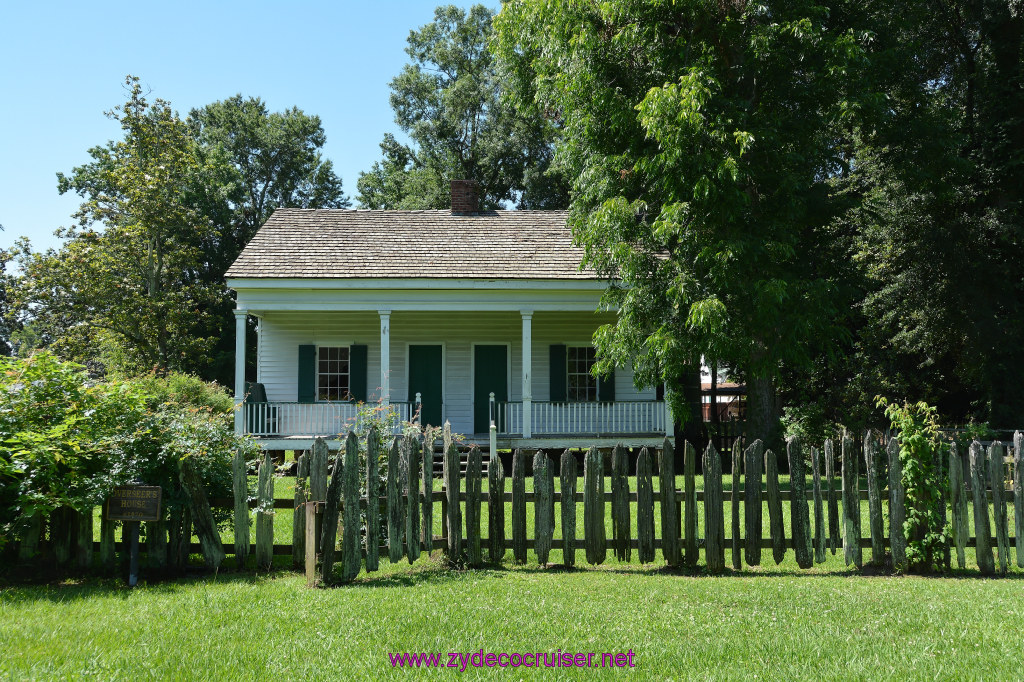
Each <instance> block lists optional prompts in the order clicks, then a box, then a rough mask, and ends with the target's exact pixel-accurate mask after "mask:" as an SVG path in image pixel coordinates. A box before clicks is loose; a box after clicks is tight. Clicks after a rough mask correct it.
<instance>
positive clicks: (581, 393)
mask: <svg viewBox="0 0 1024 682" xmlns="http://www.w3.org/2000/svg"><path fill="white" fill-rule="evenodd" d="M595 360H596V353H595V351H594V347H593V346H568V347H567V348H566V349H565V369H566V372H567V377H566V379H567V381H566V387H567V389H568V391H567V396H566V397H567V398H568V400H569V402H580V403H584V402H595V401H597V400H598V390H597V387H598V382H597V378H595V377H594V375H593V374H591V372H590V371H591V370H592V369H593V367H594V362H595Z"/></svg>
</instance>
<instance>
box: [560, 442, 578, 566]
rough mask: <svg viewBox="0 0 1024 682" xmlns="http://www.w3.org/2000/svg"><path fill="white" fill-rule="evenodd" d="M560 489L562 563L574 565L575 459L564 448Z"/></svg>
mask: <svg viewBox="0 0 1024 682" xmlns="http://www.w3.org/2000/svg"><path fill="white" fill-rule="evenodd" d="M559 480H560V481H561V489H562V504H561V512H562V561H563V563H564V564H565V565H566V566H574V565H575V564H576V486H577V482H576V481H577V479H576V457H575V456H573V454H572V453H571V452H569V449H568V448H566V449H565V451H564V452H563V453H562V459H561V462H560V465H559Z"/></svg>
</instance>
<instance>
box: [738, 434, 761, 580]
mask: <svg viewBox="0 0 1024 682" xmlns="http://www.w3.org/2000/svg"><path fill="white" fill-rule="evenodd" d="M744 457H745V458H746V461H747V472H746V477H745V478H744V479H743V516H744V521H745V525H746V531H747V533H746V535H747V538H746V540H747V542H746V555H747V564H748V565H750V566H760V565H761V536H762V535H763V532H764V531H763V530H762V520H761V469H762V465H763V464H764V443H762V442H761V439H760V438H758V439H757V440H755V441H754V442H753V443H751V444H750V445H748V446H747V450H746V452H745V453H744Z"/></svg>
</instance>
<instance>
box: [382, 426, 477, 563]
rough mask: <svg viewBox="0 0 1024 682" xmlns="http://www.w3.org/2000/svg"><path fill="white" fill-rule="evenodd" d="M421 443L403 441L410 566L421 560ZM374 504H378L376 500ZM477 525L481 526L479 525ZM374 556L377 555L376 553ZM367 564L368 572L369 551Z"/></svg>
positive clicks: (416, 438) (418, 440) (409, 439)
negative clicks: (406, 476)
mask: <svg viewBox="0 0 1024 682" xmlns="http://www.w3.org/2000/svg"><path fill="white" fill-rule="evenodd" d="M421 441H422V438H421V437H419V436H408V435H407V436H405V437H404V438H403V439H402V448H403V449H404V450H405V452H406V459H407V461H408V465H407V466H406V474H407V475H408V478H407V479H406V482H405V491H406V502H405V550H406V552H405V555H406V557H407V558H408V559H409V563H410V564H411V563H412V562H414V561H416V560H417V559H419V558H420V533H419V530H420V529H419V524H420V469H421V466H422V463H423V448H422V447H421ZM477 478H479V476H477ZM478 485H479V484H478ZM478 492H479V488H478ZM374 503H375V504H376V500H374ZM478 513H479V512H478ZM367 518H369V517H367ZM477 525H478V526H479V524H477ZM367 538H369V536H367ZM374 541H376V535H374ZM367 542H369V539H367ZM367 550H369V548H367ZM427 551H428V552H429V551H430V549H429V548H428V549H427ZM374 554H376V551H374ZM366 562H367V563H366V570H368V571H369V570H370V563H369V562H370V554H369V551H367V554H366ZM374 570H376V569H374Z"/></svg>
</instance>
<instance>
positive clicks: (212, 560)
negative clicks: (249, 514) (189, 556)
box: [179, 457, 274, 570]
mask: <svg viewBox="0 0 1024 682" xmlns="http://www.w3.org/2000/svg"><path fill="white" fill-rule="evenodd" d="M179 480H180V482H181V487H182V489H183V490H184V492H185V494H186V495H187V496H188V503H189V508H190V509H191V510H192V522H193V523H194V524H195V527H196V535H197V536H199V545H200V546H201V548H202V550H203V559H204V560H205V561H206V565H207V567H209V568H212V569H214V570H216V569H218V568H219V567H220V564H221V562H222V561H224V543H222V542H221V539H220V531H219V530H218V529H217V522H216V521H215V520H214V518H213V510H211V509H210V501H209V500H208V499H207V497H206V489H205V488H204V487H203V482H202V479H200V478H199V473H198V472H197V471H196V470H195V467H193V466H192V460H191V459H190V458H188V457H186V458H185V459H183V460H181V469H180V471H179ZM268 488H269V492H270V497H271V499H273V496H274V482H273V477H271V481H270V485H269V486H268ZM271 524H273V521H271ZM271 533H273V526H271ZM271 542H273V536H271Z"/></svg>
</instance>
